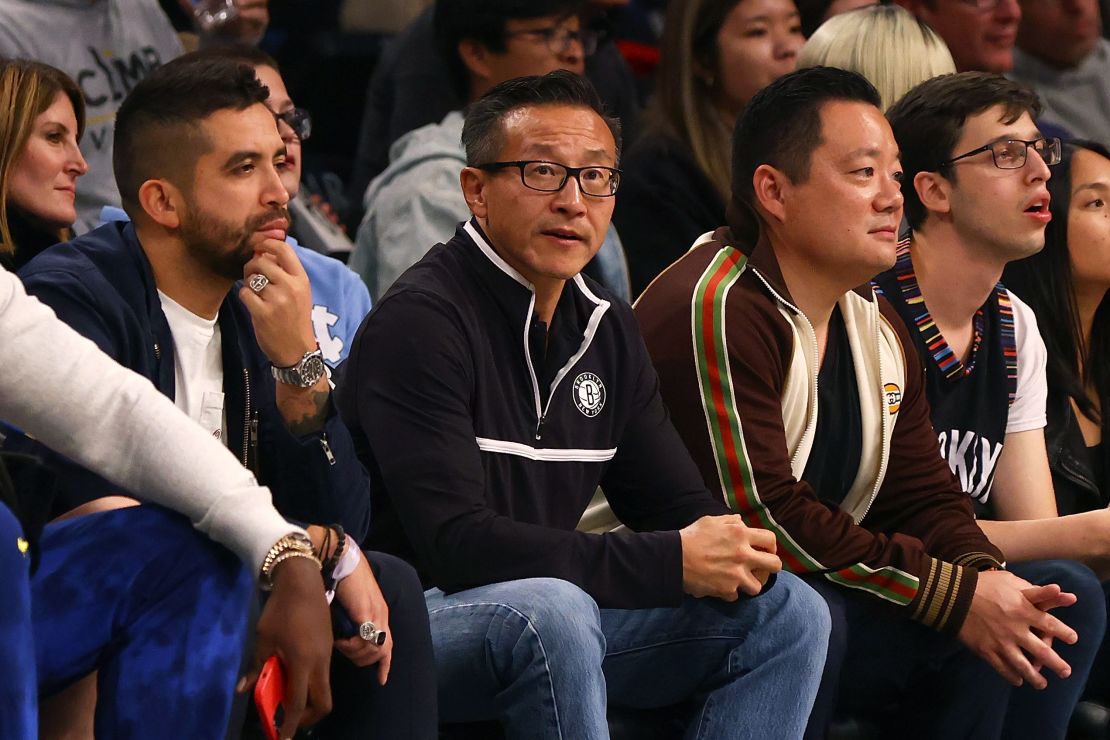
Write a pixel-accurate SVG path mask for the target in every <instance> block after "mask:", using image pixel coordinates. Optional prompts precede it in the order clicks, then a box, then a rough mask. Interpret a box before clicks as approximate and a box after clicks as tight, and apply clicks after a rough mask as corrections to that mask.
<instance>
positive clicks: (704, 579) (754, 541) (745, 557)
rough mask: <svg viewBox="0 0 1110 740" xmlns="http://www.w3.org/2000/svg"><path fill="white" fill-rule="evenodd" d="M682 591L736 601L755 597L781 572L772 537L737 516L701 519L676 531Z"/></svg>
mask: <svg viewBox="0 0 1110 740" xmlns="http://www.w3.org/2000/svg"><path fill="white" fill-rule="evenodd" d="M678 534H679V536H680V537H681V539H682V587H683V589H684V590H685V591H686V593H688V594H690V595H691V596H698V597H700V596H716V597H717V598H719V599H724V600H725V601H736V599H737V598H739V595H740V594H739V592H741V591H743V592H744V593H746V594H748V595H749V596H755V595H756V594H758V593H759V592H760V590H761V589H762V588H763V584H765V583H766V582H767V578H768V577H770V575H771V574H772V573H778V572H779V571H780V570H782V561H781V560H779V558H778V556H777V555H775V547H776V544H775V535H774V534H773V533H771V532H768V531H767V530H765V529H753V528H751V527H748V526H747V525H746V524H744V520H743V519H741V518H740V516H739V515H738V514H728V515H724V516H703V517H702V518H701V519H698V520H697V521H696V522H694V523H693V524H691V525H690V526H688V527H686V528H685V529H683V530H680V531H679V533H678Z"/></svg>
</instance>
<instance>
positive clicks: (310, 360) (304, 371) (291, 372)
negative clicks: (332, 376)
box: [270, 346, 327, 388]
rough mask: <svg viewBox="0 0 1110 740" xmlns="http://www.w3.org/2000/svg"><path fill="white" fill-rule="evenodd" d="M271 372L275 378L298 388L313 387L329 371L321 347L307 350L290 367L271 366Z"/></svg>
mask: <svg viewBox="0 0 1110 740" xmlns="http://www.w3.org/2000/svg"><path fill="white" fill-rule="evenodd" d="M270 372H271V373H272V374H273V376H274V380H276V381H278V382H279V383H284V384H285V385H292V386H296V387H298V388H311V387H312V386H314V385H316V384H317V383H318V382H319V381H320V378H322V377H324V374H325V373H326V372H327V370H326V368H325V366H324V353H323V352H322V351H320V347H319V346H317V347H316V349H314V350H311V351H309V352H305V353H304V356H303V357H301V359H300V362H298V363H297V364H296V365H292V366H290V367H276V366H274V365H271V366H270Z"/></svg>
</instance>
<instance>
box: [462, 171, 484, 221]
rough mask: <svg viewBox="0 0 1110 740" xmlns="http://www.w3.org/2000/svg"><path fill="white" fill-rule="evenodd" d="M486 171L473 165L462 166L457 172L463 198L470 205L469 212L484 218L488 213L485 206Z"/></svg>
mask: <svg viewBox="0 0 1110 740" xmlns="http://www.w3.org/2000/svg"><path fill="white" fill-rule="evenodd" d="M485 176H486V173H485V172H483V171H482V170H479V169H477V168H475V167H464V168H463V171H462V172H460V173H459V184H460V185H461V186H462V192H463V199H464V200H466V205H467V206H469V207H470V212H471V213H473V214H474V215H475V216H477V217H478V218H485V217H486V214H487V213H488V208H487V206H486V177H485Z"/></svg>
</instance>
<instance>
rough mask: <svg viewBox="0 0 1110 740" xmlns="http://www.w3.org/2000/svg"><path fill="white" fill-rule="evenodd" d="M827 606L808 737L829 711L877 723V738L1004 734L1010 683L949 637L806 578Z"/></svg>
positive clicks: (864, 597)
mask: <svg viewBox="0 0 1110 740" xmlns="http://www.w3.org/2000/svg"><path fill="white" fill-rule="evenodd" d="M805 581H806V583H808V584H809V585H810V586H812V587H813V588H814V589H816V590H817V592H818V593H820V594H821V596H823V597H824V599H825V601H826V602H827V603H828V605H829V612H830V613H831V614H832V634H831V635H830V637H829V654H828V658H827V659H826V661H825V672H824V675H823V676H822V679H821V688H820V689H819V690H818V693H817V702H816V704H815V705H814V707H813V713H812V714H811V715H810V720H809V727H808V728H807V729H806V737H807V738H823V737H824V736H825V733H826V732H827V728H828V726H829V723H830V722H831V720H832V718H833V716H834V714H835V715H836V716H839V717H844V716H850V717H853V718H858V719H861V720H862V721H864V722H866V723H869V724H875V725H877V726H878V727H879V729H880V734H879V737H896V738H900V740H908V739H909V738H938V739H939V738H943V739H944V740H959V739H961V738H968V739H969V740H970V739H972V738H974V739H975V740H989V739H990V738H998V737H1000V736H1001V733H1002V726H1003V721H1004V720H1005V716H1006V706H1007V702H1008V700H1009V695H1010V685H1009V684H1008V683H1006V682H1005V681H1004V680H1003V679H1002V678H1001V677H1000V676H999V675H998V674H997V673H996V672H995V671H994V669H993V668H991V667H990V665H988V664H987V662H986V661H985V660H983V659H982V658H980V657H979V656H978V655H975V654H974V653H972V652H971V651H970V650H968V649H967V648H965V647H964V646H963V643H961V642H959V641H958V640H956V639H955V638H954V637H948V636H946V635H942V634H940V633H939V632H935V631H933V630H931V629H929V628H927V627H924V626H922V625H920V624H917V623H916V622H911V621H910V620H909V619H907V618H906V617H905V615H903V614H900V613H898V612H897V610H896V609H895V608H894V607H893V606H890V607H889V608H888V607H887V605H886V604H884V603H882V602H880V601H879V600H878V599H876V598H875V597H873V596H869V595H868V594H864V593H861V592H856V591H854V590H852V589H849V588H846V587H844V586H838V585H836V584H833V583H830V582H829V581H827V580H825V579H824V578H822V577H820V576H813V577H807V578H806V579H805Z"/></svg>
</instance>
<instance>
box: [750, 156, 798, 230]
mask: <svg viewBox="0 0 1110 740" xmlns="http://www.w3.org/2000/svg"><path fill="white" fill-rule="evenodd" d="M789 184H790V180H789V178H787V176H786V173H784V172H783V171H782V170H779V169H776V168H774V167H772V166H771V165H769V164H761V165H759V166H758V167H756V168H755V172H754V173H753V174H752V190H753V193H754V196H755V198H754V202H755V203H756V204H757V205H758V206H759V207H760V208H761V209H763V210H764V211H766V213H767V215H768V216H771V217H772V218H774V219H776V220H778V221H785V220H786V188H787V187H788V186H789Z"/></svg>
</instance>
